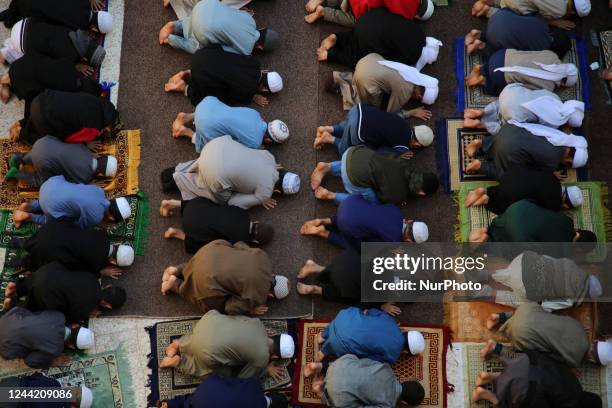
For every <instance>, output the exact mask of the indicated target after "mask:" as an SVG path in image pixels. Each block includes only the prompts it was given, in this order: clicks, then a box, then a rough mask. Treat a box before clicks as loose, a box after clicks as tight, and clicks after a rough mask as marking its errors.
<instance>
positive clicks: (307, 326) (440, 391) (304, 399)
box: [292, 320, 449, 408]
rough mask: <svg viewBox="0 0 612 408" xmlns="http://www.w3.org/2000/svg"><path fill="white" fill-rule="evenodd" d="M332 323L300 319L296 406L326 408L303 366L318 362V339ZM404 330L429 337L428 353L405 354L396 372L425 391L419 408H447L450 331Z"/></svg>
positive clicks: (418, 327) (416, 327)
mask: <svg viewBox="0 0 612 408" xmlns="http://www.w3.org/2000/svg"><path fill="white" fill-rule="evenodd" d="M328 324H329V320H300V321H299V323H298V335H299V343H298V349H297V361H296V364H295V373H294V376H293V378H294V384H293V397H292V403H293V404H295V405H298V406H301V407H325V405H323V403H322V402H321V400H320V399H319V398H318V397H317V396H316V395H315V393H314V392H313V390H312V378H304V374H303V371H302V369H303V367H304V366H305V365H306V364H307V363H310V362H313V361H315V355H316V353H317V351H318V350H319V346H318V345H317V344H316V341H315V339H316V337H317V335H318V334H319V333H321V332H323V330H324V329H325V327H326V326H327V325H328ZM401 327H402V328H403V329H404V328H406V329H410V330H418V331H420V332H421V333H422V334H423V337H425V343H426V346H425V351H424V352H423V354H420V355H418V356H409V355H408V354H407V353H402V355H401V357H400V359H399V360H398V361H397V363H395V364H394V366H393V370H394V371H395V374H396V376H397V378H398V379H399V380H400V381H402V382H403V381H408V380H416V381H419V382H420V383H421V385H422V386H423V388H424V389H425V399H424V400H423V402H422V403H421V404H420V405H419V407H426V408H433V407H446V392H447V384H446V352H447V349H448V345H449V336H448V328H447V327H444V326H421V325H414V326H410V325H402V326H401Z"/></svg>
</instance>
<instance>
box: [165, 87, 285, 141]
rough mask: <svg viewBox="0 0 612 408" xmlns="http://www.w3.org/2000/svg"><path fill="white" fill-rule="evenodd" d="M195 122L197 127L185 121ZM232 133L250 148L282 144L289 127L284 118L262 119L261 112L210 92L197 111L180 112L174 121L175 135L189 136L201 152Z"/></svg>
mask: <svg viewBox="0 0 612 408" xmlns="http://www.w3.org/2000/svg"><path fill="white" fill-rule="evenodd" d="M191 122H193V124H194V125H195V131H193V130H192V129H191V128H189V127H187V126H186V125H187V124H189V123H191ZM225 135H230V136H231V137H232V138H233V139H234V140H237V141H238V142H240V143H242V144H243V145H245V146H246V147H250V148H251V149H259V148H260V147H262V145H263V146H266V145H272V144H280V143H283V142H285V141H286V140H287V139H288V138H289V128H288V127H287V124H286V123H285V122H283V121H282V120H279V119H275V120H273V121H271V122H266V121H264V120H263V118H262V117H261V115H260V114H259V112H257V111H256V110H255V109H251V108H246V107H231V106H228V105H226V104H224V103H223V102H221V101H220V100H219V99H218V98H217V97H215V96H207V97H206V98H204V99H202V102H200V103H199V104H198V106H197V107H196V110H195V113H184V112H181V113H179V114H178V115H177V117H176V119H175V120H174V123H172V136H173V137H175V138H179V137H186V138H189V139H191V143H193V144H194V145H195V150H196V152H198V153H200V152H201V151H202V148H203V147H204V145H205V144H206V143H208V142H210V141H211V140H213V139H215V138H217V137H221V136H225Z"/></svg>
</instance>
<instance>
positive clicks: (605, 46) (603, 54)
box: [597, 28, 612, 103]
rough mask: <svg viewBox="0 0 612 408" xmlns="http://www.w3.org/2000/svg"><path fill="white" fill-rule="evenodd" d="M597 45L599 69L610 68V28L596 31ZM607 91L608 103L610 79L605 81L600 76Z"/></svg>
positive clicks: (610, 98) (611, 65)
mask: <svg viewBox="0 0 612 408" xmlns="http://www.w3.org/2000/svg"><path fill="white" fill-rule="evenodd" d="M597 43H598V44H597V45H598V47H599V55H600V58H601V69H602V70H603V69H606V68H607V69H609V70H612V28H609V29H607V30H601V31H598V32H597ZM602 81H603V82H604V85H605V87H606V92H607V93H608V103H610V101H611V100H612V81H606V80H605V79H603V78H602Z"/></svg>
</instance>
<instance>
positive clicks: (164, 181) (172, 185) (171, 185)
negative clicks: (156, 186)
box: [160, 167, 179, 193]
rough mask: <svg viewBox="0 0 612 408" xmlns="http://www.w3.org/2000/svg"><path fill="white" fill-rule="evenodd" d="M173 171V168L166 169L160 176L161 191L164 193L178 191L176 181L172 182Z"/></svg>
mask: <svg viewBox="0 0 612 408" xmlns="http://www.w3.org/2000/svg"><path fill="white" fill-rule="evenodd" d="M174 169H175V168H174V167H168V168H167V169H164V170H162V172H161V174H160V178H161V185H162V191H163V192H164V193H171V192H173V191H178V189H179V188H178V186H177V185H176V181H174Z"/></svg>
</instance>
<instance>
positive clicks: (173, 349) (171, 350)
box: [166, 340, 179, 357]
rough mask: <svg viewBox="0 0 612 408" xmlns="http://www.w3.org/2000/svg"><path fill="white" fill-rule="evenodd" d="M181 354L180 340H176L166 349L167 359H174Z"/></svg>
mask: <svg viewBox="0 0 612 408" xmlns="http://www.w3.org/2000/svg"><path fill="white" fill-rule="evenodd" d="M178 352H179V342H178V340H174V341H173V342H172V343H170V344H168V347H166V357H174V356H176V355H177V354H178Z"/></svg>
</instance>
